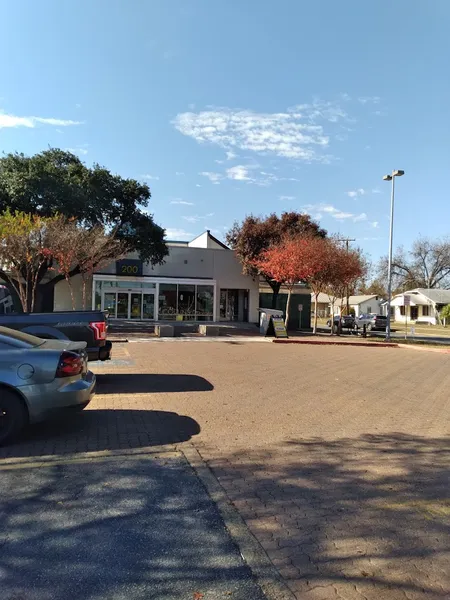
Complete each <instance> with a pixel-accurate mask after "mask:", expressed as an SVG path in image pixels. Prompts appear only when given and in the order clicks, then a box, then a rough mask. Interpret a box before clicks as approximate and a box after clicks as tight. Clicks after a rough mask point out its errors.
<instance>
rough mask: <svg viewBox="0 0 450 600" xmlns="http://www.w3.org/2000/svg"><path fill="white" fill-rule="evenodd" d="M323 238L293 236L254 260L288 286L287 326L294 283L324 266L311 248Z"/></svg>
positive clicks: (261, 268)
mask: <svg viewBox="0 0 450 600" xmlns="http://www.w3.org/2000/svg"><path fill="white" fill-rule="evenodd" d="M318 240H320V241H324V240H322V239H321V238H311V237H306V238H305V237H293V238H286V239H285V240H284V241H282V242H281V243H279V244H278V245H276V246H272V248H269V249H268V250H265V251H264V252H263V253H262V254H261V258H260V259H258V260H255V261H254V262H253V265H254V267H255V268H256V269H257V270H258V272H260V273H265V274H266V276H268V277H270V278H271V280H273V281H274V282H276V283H278V284H280V286H281V285H285V286H286V287H287V288H288V298H287V302H286V320H285V323H286V327H287V324H288V321H289V310H290V301H291V294H292V290H293V288H294V285H295V284H296V283H299V282H303V281H308V280H309V279H310V278H311V277H313V276H314V275H315V274H316V273H317V272H318V271H319V270H320V268H321V267H322V265H321V263H320V261H318V260H317V258H316V256H315V254H314V252H313V251H312V250H311V248H312V247H313V245H314V244H315V243H316V242H317V241H318Z"/></svg>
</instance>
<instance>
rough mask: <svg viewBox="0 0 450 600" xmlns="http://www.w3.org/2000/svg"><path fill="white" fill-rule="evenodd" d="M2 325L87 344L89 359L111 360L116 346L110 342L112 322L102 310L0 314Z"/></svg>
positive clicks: (41, 336) (33, 333)
mask: <svg viewBox="0 0 450 600" xmlns="http://www.w3.org/2000/svg"><path fill="white" fill-rule="evenodd" d="M0 326H3V327H10V328H11V329H18V330H19V331H23V332H25V333H29V334H31V335H36V336H38V337H40V338H43V339H47V340H71V341H73V342H86V345H87V353H88V360H109V359H110V358H111V348H112V344H111V342H109V341H107V339H106V335H107V330H108V323H107V319H106V315H105V313H104V312H102V311H101V310H75V311H69V310H68V311H58V312H52V313H10V314H7V315H0Z"/></svg>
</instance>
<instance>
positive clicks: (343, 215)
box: [331, 210, 353, 221]
mask: <svg viewBox="0 0 450 600" xmlns="http://www.w3.org/2000/svg"><path fill="white" fill-rule="evenodd" d="M331 216H332V217H333V219H338V220H339V221H340V220H343V219H351V218H352V217H353V213H348V212H343V211H341V210H339V211H337V212H333V213H332V215H331Z"/></svg>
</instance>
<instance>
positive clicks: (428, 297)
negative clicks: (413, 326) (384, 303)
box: [391, 288, 450, 325]
mask: <svg viewBox="0 0 450 600" xmlns="http://www.w3.org/2000/svg"><path fill="white" fill-rule="evenodd" d="M405 296H408V297H409V304H408V300H405ZM447 304H450V290H439V289H425V288H415V289H413V290H408V291H406V292H404V293H403V294H397V295H396V296H394V298H393V299H392V302H391V315H392V318H393V319H394V320H395V321H398V322H403V323H404V322H405V321H406V320H408V321H415V322H418V321H419V322H423V323H429V324H430V325H436V324H437V323H439V312H440V311H441V309H442V308H443V307H444V306H446V305H447Z"/></svg>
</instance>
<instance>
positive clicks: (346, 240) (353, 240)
mask: <svg viewBox="0 0 450 600" xmlns="http://www.w3.org/2000/svg"><path fill="white" fill-rule="evenodd" d="M337 241H338V242H345V247H346V249H347V254H348V251H349V246H348V245H349V243H350V242H356V240H355V238H338V240H337ZM345 292H346V301H347V302H346V304H347V315H349V314H350V302H349V296H348V286H347V289H346V290H345ZM341 310H342V309H341ZM341 314H342V313H341Z"/></svg>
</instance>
